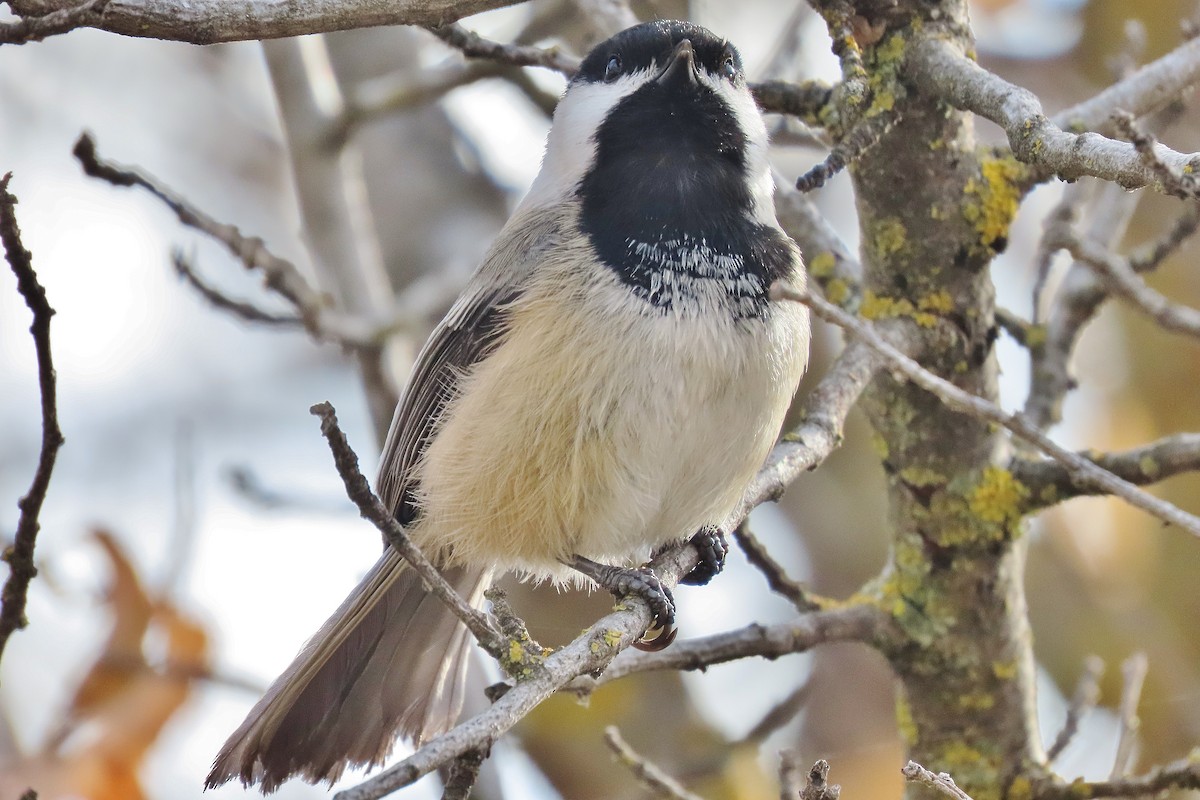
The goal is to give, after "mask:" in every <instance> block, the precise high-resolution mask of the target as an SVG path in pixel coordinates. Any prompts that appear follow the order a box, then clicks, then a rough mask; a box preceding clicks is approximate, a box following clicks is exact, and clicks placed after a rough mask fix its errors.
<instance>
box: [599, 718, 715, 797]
mask: <svg viewBox="0 0 1200 800" xmlns="http://www.w3.org/2000/svg"><path fill="white" fill-rule="evenodd" d="M604 743H605V744H606V745H608V749H609V750H611V751H612V752H613V755H614V756H616V759H617V761H619V762H621V763H622V764H624V765H625V766H626V767H628V768H629V771H630V772H632V773H633V777H634V778H636V779H637V781H638V783H640V784H642V786H644V787H646V789H647V790H649V792H650V793H651V794H652V795H653V796H654V797H661V798H666V799H667V800H701V798H700V796H699V795H696V794H692V793H691V792H689V791H688V790H687V789H685V788H684V787H683V784H681V783H680V782H679V781H677V780H675V778H673V777H671V776H670V775H669V774H668V773H667V771H666V770H664V769H663V768H662V767H660V766H658V765H657V764H655V763H654V762H653V761H651V760H650V759H648V758H646V757H645V756H643V755H641V754H640V753H638V752H637V751H636V750H634V749H633V748H632V747H630V746H629V742H627V741H625V739H624V738H623V737H622V736H621V731H619V730H617V727H616V726H615V725H609V726H608V727H607V728H605V729H604Z"/></svg>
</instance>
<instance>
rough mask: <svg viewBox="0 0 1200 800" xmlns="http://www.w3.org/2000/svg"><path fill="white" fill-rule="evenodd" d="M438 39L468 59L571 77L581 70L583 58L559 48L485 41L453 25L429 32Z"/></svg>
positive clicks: (436, 28) (475, 34)
mask: <svg viewBox="0 0 1200 800" xmlns="http://www.w3.org/2000/svg"><path fill="white" fill-rule="evenodd" d="M429 30H430V31H431V32H432V33H433V35H434V36H436V37H438V38H439V39H441V40H442V41H443V42H445V43H446V44H448V45H450V46H451V47H453V48H455V49H457V50H461V51H462V53H463V55H465V56H467V57H468V58H486V59H490V60H492V61H499V62H502V63H504V64H512V65H514V66H518V67H545V68H546V69H552V70H554V71H555V72H561V73H562V74H563V75H566V76H567V77H568V78H569V77H571V76H572V75H574V74H575V70H577V69H579V59H578V58H576V57H575V56H573V55H570V54H569V53H565V52H563V50H562V49H561V48H559V47H530V46H527V45H520V44H506V43H503V42H495V41H492V40H491V39H485V38H484V37H482V36H480V35H479V34H477V33H475V32H474V31H470V30H467V29H466V28H464V27H463V26H461V25H459V24H457V23H452V24H449V25H440V26H436V27H432V28H430V29H429Z"/></svg>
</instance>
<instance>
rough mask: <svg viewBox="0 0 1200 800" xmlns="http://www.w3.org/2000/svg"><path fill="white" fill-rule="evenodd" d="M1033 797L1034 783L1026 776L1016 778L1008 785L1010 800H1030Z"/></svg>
mask: <svg viewBox="0 0 1200 800" xmlns="http://www.w3.org/2000/svg"><path fill="white" fill-rule="evenodd" d="M1032 797H1033V783H1031V782H1030V780H1029V778H1026V777H1025V776H1024V775H1022V776H1020V777H1019V778H1015V779H1014V780H1013V782H1012V783H1010V784H1009V785H1008V800H1030V798H1032Z"/></svg>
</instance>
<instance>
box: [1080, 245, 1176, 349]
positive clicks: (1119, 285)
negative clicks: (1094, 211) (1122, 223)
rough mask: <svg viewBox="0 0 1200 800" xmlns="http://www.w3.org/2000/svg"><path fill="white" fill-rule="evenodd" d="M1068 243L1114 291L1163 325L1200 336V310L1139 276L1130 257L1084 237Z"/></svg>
mask: <svg viewBox="0 0 1200 800" xmlns="http://www.w3.org/2000/svg"><path fill="white" fill-rule="evenodd" d="M1065 244H1066V249H1067V250H1068V251H1069V252H1070V253H1071V255H1072V256H1074V257H1075V258H1076V260H1078V261H1079V262H1081V263H1083V264H1086V265H1088V266H1089V267H1091V268H1092V269H1094V270H1095V271H1096V274H1097V275H1099V277H1100V279H1101V280H1102V281H1103V282H1104V284H1105V285H1106V286H1107V287H1108V288H1109V289H1110V290H1111V291H1112V293H1113V294H1116V295H1117V296H1119V297H1122V298H1124V299H1125V300H1126V301H1128V302H1129V304H1130V305H1132V306H1133V307H1134V308H1135V309H1137V310H1138V311H1141V312H1142V313H1143V314H1145V315H1146V316H1148V317H1150V318H1151V319H1152V320H1154V321H1155V322H1156V323H1157V324H1158V325H1159V327H1161V328H1164V329H1165V330H1168V331H1174V332H1175V333H1182V334H1186V335H1187V336H1195V337H1200V310H1197V309H1194V308H1190V307H1188V306H1185V305H1182V304H1180V303H1175V302H1172V301H1171V300H1169V299H1167V297H1166V296H1165V295H1163V294H1162V293H1161V292H1158V291H1156V290H1155V289H1152V288H1150V286H1148V285H1147V284H1146V282H1145V281H1143V280H1142V279H1141V278H1140V277H1138V274H1137V273H1136V272H1135V271H1134V269H1133V266H1132V265H1131V264H1130V263H1129V261H1128V260H1127V259H1124V258H1121V257H1120V256H1117V255H1114V254H1113V253H1111V252H1109V251H1108V250H1106V249H1104V248H1103V247H1100V246H1098V245H1096V244H1095V243H1093V242H1089V241H1085V240H1083V239H1073V240H1072V241H1070V242H1066V243H1065Z"/></svg>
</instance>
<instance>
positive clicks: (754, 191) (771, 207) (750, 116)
mask: <svg viewBox="0 0 1200 800" xmlns="http://www.w3.org/2000/svg"><path fill="white" fill-rule="evenodd" d="M709 85H710V86H711V87H712V88H713V90H714V91H716V93H717V94H718V95H719V96H720V97H721V99H722V100H724V101H725V102H726V104H728V106H729V107H730V108H731V109H732V110H733V116H734V118H735V119H736V120H737V122H738V125H739V126H740V127H741V129H742V133H743V134H745V136H746V177H747V179H748V180H749V189H750V199H751V202H752V203H753V205H754V216H755V217H756V218H757V219H758V220H759V222H762V223H763V224H764V225H771V226H777V225H778V223H777V222H776V220H775V181H774V179H773V178H772V177H771V164H770V161H769V160H768V158H767V141H768V138H767V123H766V122H765V121H764V120H763V116H762V112H761V111H759V110H758V106H757V105H756V104H755V102H754V98H753V97H752V96H751V94H750V90H749V89H748V88H746V86H745V85H744V84H743V85H742V86H735V85H734V84H732V83H730V82H729V81H726V80H713V81H711V82H710V83H709Z"/></svg>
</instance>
